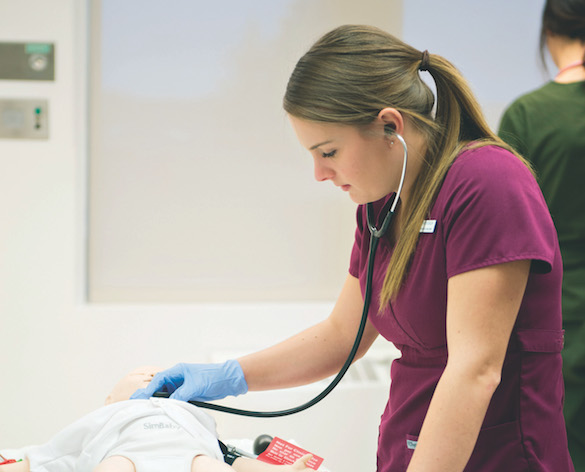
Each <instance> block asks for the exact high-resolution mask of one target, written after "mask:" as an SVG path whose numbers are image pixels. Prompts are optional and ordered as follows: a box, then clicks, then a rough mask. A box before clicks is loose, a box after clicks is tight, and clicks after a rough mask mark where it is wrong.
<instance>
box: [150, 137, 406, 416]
mask: <svg viewBox="0 0 585 472" xmlns="http://www.w3.org/2000/svg"><path fill="white" fill-rule="evenodd" d="M392 137H393V138H396V139H398V140H399V141H400V143H401V144H402V147H403V148H404V160H403V163H402V174H401V176H400V183H399V185H398V190H397V191H396V194H395V196H394V201H393V202H392V205H391V206H390V209H389V210H388V212H387V213H386V216H385V217H384V221H383V222H382V225H381V226H380V228H379V229H378V228H376V226H375V225H374V223H373V219H374V216H373V213H374V205H373V204H372V203H368V204H367V223H368V229H369V231H370V235H371V237H370V246H369V252H368V269H367V274H366V288H365V294H364V308H363V311H362V318H361V321H360V325H359V328H358V331H357V334H356V337H355V341H354V343H353V347H352V348H351V351H350V353H349V355H348V356H347V360H346V361H345V363H344V364H343V367H342V368H341V370H340V371H339V372H338V373H337V375H336V376H335V378H334V379H333V380H332V381H331V383H330V384H329V385H328V386H327V387H326V388H325V389H324V390H323V391H322V392H321V393H320V394H319V395H317V396H316V397H314V398H313V399H312V400H309V401H308V402H306V403H303V404H302V405H299V406H297V407H294V408H289V409H286V410H277V411H250V410H241V409H238V408H231V407H227V406H223V405H216V404H214V403H207V402H200V401H196V400H191V401H189V403H191V404H193V405H195V406H198V407H201V408H206V409H208V410H215V411H221V412H224V413H231V414H233V415H240V416H252V417H255V418H277V417H280V416H288V415H294V414H295V413H299V412H301V411H304V410H306V409H308V408H310V407H312V406H313V405H315V404H317V403H319V402H320V401H321V400H323V399H324V398H325V397H326V396H327V395H329V394H330V393H331V391H332V390H333V389H334V388H335V387H336V386H337V384H339V382H341V379H342V378H343V376H344V375H345V373H346V372H347V370H348V369H349V367H350V366H351V364H352V362H353V360H354V358H355V355H356V353H357V351H358V348H359V345H360V343H361V341H362V337H363V334H364V330H365V328H366V322H367V320H368V312H369V310H370V301H371V298H372V276H373V272H374V258H375V256H376V250H377V248H378V242H379V241H380V238H382V237H383V236H384V235H385V234H386V232H387V231H388V228H390V223H391V222H392V218H393V216H394V213H395V211H396V205H397V204H398V200H399V199H400V195H401V193H402V187H403V185H404V178H405V176H406V163H407V161H408V149H407V147H406V142H405V141H404V139H403V138H402V136H400V135H399V134H396V133H392ZM159 395H160V396H168V395H169V394H166V393H162V392H161V393H159V394H158V395H157V396H159Z"/></svg>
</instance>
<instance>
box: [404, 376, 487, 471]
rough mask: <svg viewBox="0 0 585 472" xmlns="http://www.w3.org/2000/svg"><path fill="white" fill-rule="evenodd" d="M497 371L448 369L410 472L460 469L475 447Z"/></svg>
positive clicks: (436, 394)
mask: <svg viewBox="0 0 585 472" xmlns="http://www.w3.org/2000/svg"><path fill="white" fill-rule="evenodd" d="M497 384H498V376H497V375H496V374H493V373H492V374H489V373H486V374H485V375H465V373H461V372H453V371H450V370H449V368H447V369H446V370H445V372H444V373H443V376H442V377H441V380H440V381H439V383H438V384H437V388H436V390H435V393H434V395H433V399H432V401H431V404H430V407H429V409H428V412H427V415H426V417H425V421H424V423H423V427H422V430H421V433H420V436H419V439H418V443H417V445H416V449H415V451H414V455H413V457H412V460H411V462H410V465H409V467H408V469H407V472H422V471H425V472H427V471H429V470H432V471H433V472H459V471H463V469H464V468H465V466H466V464H467V462H468V460H469V458H470V456H471V453H472V452H473V449H474V447H475V443H476V441H477V437H478V435H479V431H480V429H481V425H482V423H483V420H484V417H485V414H486V411H487V408H488V405H489V403H490V400H491V398H492V395H493V393H494V391H495V389H496V387H497Z"/></svg>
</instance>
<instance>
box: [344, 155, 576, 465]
mask: <svg viewBox="0 0 585 472" xmlns="http://www.w3.org/2000/svg"><path fill="white" fill-rule="evenodd" d="M390 198H391V197H390V196H389V197H386V198H385V199H383V200H380V201H378V202H376V203H375V210H376V211H375V214H376V215H379V214H380V213H384V214H385V211H384V212H382V208H383V207H384V206H385V205H386V206H387V204H388V202H389V200H390ZM379 218H380V219H381V218H382V216H379ZM428 221H431V223H427V224H426V225H424V226H426V230H425V231H421V234H420V238H419V242H418V245H417V248H416V252H415V255H414V258H413V260H412V264H411V267H410V270H409V273H408V276H407V278H406V280H405V283H404V286H403V288H402V289H401V290H400V293H399V294H398V296H397V297H396V300H395V301H393V302H392V303H391V305H390V306H389V307H388V308H386V309H384V311H383V312H382V313H381V314H378V308H379V305H378V300H379V295H380V290H381V287H382V284H383V281H384V276H385V273H386V268H387V266H388V261H389V258H390V256H391V254H392V250H393V247H392V246H391V244H390V243H389V241H388V240H386V239H384V238H383V239H382V240H381V241H380V244H379V246H378V253H377V255H376V261H375V267H374V276H373V292H372V304H371V307H370V311H369V319H370V321H371V323H372V324H373V325H374V326H375V327H376V329H377V330H378V332H379V333H380V334H381V335H382V336H384V337H385V338H386V339H387V340H389V341H391V342H393V343H394V344H395V345H396V347H397V348H398V349H399V350H400V351H401V352H402V357H401V358H399V359H397V360H395V361H394V362H393V364H392V369H391V377H392V383H391V387H390V397H389V400H388V403H387V406H386V409H385V411H384V413H383V415H382V420H381V424H380V434H379V440H378V472H403V471H405V470H406V468H407V467H408V464H409V462H410V459H411V457H412V454H413V452H414V448H415V447H416V443H417V438H418V434H419V433H420V430H421V427H422V423H423V420H424V418H425V415H426V412H427V409H428V407H429V403H430V401H431V397H432V395H433V392H434V389H435V387H436V385H437V382H438V381H439V378H440V377H441V375H442V373H443V370H444V368H445V365H446V362H447V340H446V307H447V282H448V280H449V277H452V276H454V275H457V274H460V273H462V272H466V271H470V270H473V269H478V268H481V267H486V266H490V265H493V264H500V263H504V262H510V261H516V260H525V259H530V260H531V261H532V265H531V271H530V275H529V278H528V285H527V287H526V291H525V294H524V298H523V300H522V304H521V307H520V311H519V313H518V318H517V321H516V323H515V325H514V329H513V332H512V336H511V339H510V343H509V347H508V351H507V353H506V359H505V362H504V366H503V371H502V378H501V382H500V385H499V386H498V388H497V389H496V391H495V393H494V396H493V397H492V400H491V403H490V405H489V408H488V411H487V414H486V417H485V420H484V422H483V425H482V428H481V431H480V433H479V437H478V440H477V443H476V445H475V449H474V450H473V454H472V456H471V458H470V460H469V462H468V464H467V467H466V468H465V471H466V472H471V471H473V472H478V471H481V472H488V471H494V472H496V471H497V472H506V471H510V472H512V471H513V472H523V471H531V472H536V471H547V472H568V471H573V470H574V469H573V465H572V463H571V459H570V457H569V453H568V449H567V438H566V432H565V423H564V419H563V410H562V407H563V394H564V393H563V392H564V387H563V378H562V373H561V368H562V365H561V362H562V361H561V354H560V352H561V349H562V346H563V331H562V329H561V278H562V263H561V256H560V252H559V246H558V240H557V235H556V231H555V227H554V225H553V223H552V219H551V217H550V214H549V212H548V209H547V206H546V203H545V201H544V199H543V197H542V194H541V192H540V189H539V187H538V184H537V183H536V180H535V179H534V177H533V176H532V174H531V173H530V171H529V170H528V169H527V168H526V167H525V166H524V164H523V163H522V162H521V161H520V160H519V159H517V158H516V156H514V155H513V154H511V153H510V152H508V151H506V150H504V149H502V148H499V147H495V146H484V147H480V148H477V149H472V150H466V151H464V152H462V153H461V154H460V155H459V156H458V157H457V159H456V160H455V162H454V163H453V165H452V167H451V169H450V170H449V172H448V173H447V176H446V177H445V181H444V183H443V185H442V188H441V190H440V192H439V194H438V196H437V199H436V201H435V203H434V205H433V207H432V209H431V211H430V213H429V215H428ZM432 221H436V223H432ZM366 222H367V220H366V207H365V205H361V206H359V207H358V211H357V223H358V224H357V230H356V237H355V244H354V247H353V251H352V255H351V264H350V273H351V274H352V275H353V276H354V277H357V278H359V280H360V284H361V287H362V293H363V292H364V289H365V280H366V270H367V260H368V245H369V240H370V233H369V231H368V229H367V223H366ZM433 225H434V228H433Z"/></svg>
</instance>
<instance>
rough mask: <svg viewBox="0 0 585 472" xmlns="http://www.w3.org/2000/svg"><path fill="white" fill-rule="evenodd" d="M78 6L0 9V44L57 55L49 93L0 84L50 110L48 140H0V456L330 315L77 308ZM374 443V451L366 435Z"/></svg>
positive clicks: (257, 309) (80, 210)
mask: <svg viewBox="0 0 585 472" xmlns="http://www.w3.org/2000/svg"><path fill="white" fill-rule="evenodd" d="M84 3H85V2H83V1H81V0H51V1H49V2H47V1H43V0H19V1H18V2H16V1H13V0H0V41H23V42H25V41H46V42H54V43H55V49H56V80H55V82H20V81H0V98H13V99H14V98H27V97H41V98H47V99H48V100H49V109H50V111H49V127H50V139H49V140H48V141H37V142H30V141H17V140H14V141H12V140H0V225H1V226H0V227H1V230H0V334H1V340H0V448H17V447H21V446H24V445H28V444H38V443H42V442H45V441H47V440H48V439H49V438H50V437H52V436H53V435H54V434H55V433H56V432H57V431H59V430H60V429H61V428H63V427H64V426H66V425H68V424H70V423H71V422H72V421H74V420H76V419H77V418H79V417H80V416H82V415H83V414H85V413H87V412H89V411H92V410H94V409H95V408H97V407H99V406H101V405H102V404H103V400H104V398H105V396H106V394H107V393H108V391H109V390H110V389H111V387H112V386H113V385H114V384H115V382H116V381H117V380H118V379H119V378H120V377H122V376H123V375H124V374H125V373H127V372H128V371H129V370H131V369H133V368H135V367H136V366H138V365H144V364H156V365H160V366H163V367H166V366H170V365H172V364H174V363H175V362H178V361H206V360H208V359H209V357H210V356H212V355H214V354H217V352H221V351H228V350H235V351H240V352H241V351H250V350H252V349H257V348H259V347H263V346H267V345H269V344H272V343H274V342H276V341H279V340H280V339H283V338H284V337H287V336H288V335H290V334H292V333H294V332H297V331H299V330H300V329H302V328H304V327H306V326H308V325H310V324H312V323H314V322H316V321H318V320H320V319H322V318H324V317H325V316H327V314H328V313H329V310H330V308H331V303H311V304H303V303H297V304H286V305H283V304H268V303H263V304H246V305H229V304H225V305H217V304H215V305H168V306H163V305H148V306H135V305H104V304H98V305H89V304H87V303H86V302H85V291H86V287H85V257H86V256H85V238H86V233H85V231H86V229H85V223H86V217H87V216H86V211H85V208H86V178H87V177H86V137H87V134H86V133H87V131H86V128H85V126H86V125H85V123H86V121H85V120H86V112H87V110H86V104H85V93H86V84H85V76H86V73H85V71H86V54H85V51H86V34H87V30H86V22H85V18H86V15H87V11H86V7H85V6H84ZM289 406H292V405H288V404H287V405H282V407H289ZM382 407H383V403H381V404H380V409H381V408H382ZM378 417H379V413H376V414H375V417H374V418H373V424H375V423H376V422H377V419H378ZM242 421H248V420H242ZM311 427H313V425H311ZM332 427H335V426H334V425H332ZM313 429H314V428H313ZM276 433H277V432H276ZM371 435H372V436H373V439H372V440H371V441H370V442H371V443H372V444H371V450H372V451H373V450H375V437H376V430H375V428H372V430H371ZM297 439H299V437H298V436H297ZM321 441H324V442H330V441H328V440H327V438H326V437H325V435H324V436H323V437H322V438H321ZM329 448H333V449H335V444H331V445H329ZM315 452H316V453H321V454H324V455H325V454H326V452H325V451H324V450H320V449H319V448H318V450H316V451H315ZM361 453H362V451H356V454H361ZM372 460H373V458H372V459H371V461H372ZM371 461H370V462H371Z"/></svg>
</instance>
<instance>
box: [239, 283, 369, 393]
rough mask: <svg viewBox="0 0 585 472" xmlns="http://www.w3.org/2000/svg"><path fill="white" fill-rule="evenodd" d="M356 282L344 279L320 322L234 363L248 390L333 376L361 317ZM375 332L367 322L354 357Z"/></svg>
mask: <svg viewBox="0 0 585 472" xmlns="http://www.w3.org/2000/svg"><path fill="white" fill-rule="evenodd" d="M362 307H363V299H362V294H361V289H360V285H359V281H358V280H357V279H356V278H355V277H352V276H348V277H347V279H346V281H345V284H344V286H343V289H342V290H341V293H340V295H339V298H338V299H337V303H336V304H335V307H334V308H333V311H332V312H331V315H330V316H329V317H328V318H327V319H326V320H324V321H322V322H321V323H318V324H316V325H315V326H312V327H310V328H308V329H306V330H305V331H303V332H301V333H299V334H297V335H295V336H292V337H291V338H289V339H287V340H286V341H283V342H282V343H280V344H277V345H275V346H273V347H270V348H268V349H265V350H263V351H260V352H257V353H255V354H251V355H249V356H244V357H242V358H240V359H238V361H239V362H240V365H241V366H242V370H243V371H244V376H245V377H246V382H247V384H248V388H249V389H250V390H268V389H273V388H286V387H294V386H297V385H304V384H307V383H311V382H315V381H317V380H321V379H323V378H326V377H328V376H330V375H332V374H335V373H336V372H337V371H338V370H339V369H340V367H341V366H342V365H343V363H344V362H345V360H346V359H347V356H348V354H349V352H350V351H351V348H352V346H353V344H354V340H355V336H356V334H357V331H358V327H359V325H360V321H361V316H362ZM377 335H378V333H377V331H376V329H375V328H374V327H373V326H372V325H371V324H370V323H369V322H367V324H366V328H365V331H364V335H363V338H362V342H361V344H360V349H359V350H358V353H357V357H356V359H358V358H359V357H361V356H362V355H363V354H364V353H365V352H366V351H367V350H368V349H369V347H370V346H371V345H372V343H373V342H374V340H375V339H376V337H377Z"/></svg>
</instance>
